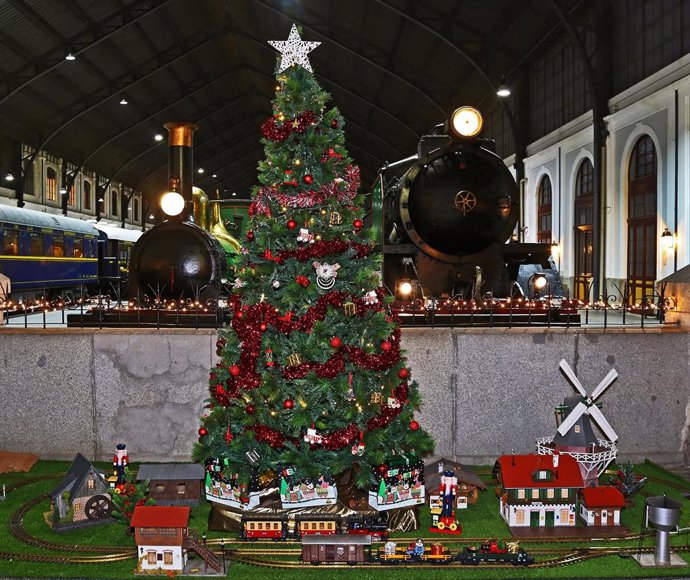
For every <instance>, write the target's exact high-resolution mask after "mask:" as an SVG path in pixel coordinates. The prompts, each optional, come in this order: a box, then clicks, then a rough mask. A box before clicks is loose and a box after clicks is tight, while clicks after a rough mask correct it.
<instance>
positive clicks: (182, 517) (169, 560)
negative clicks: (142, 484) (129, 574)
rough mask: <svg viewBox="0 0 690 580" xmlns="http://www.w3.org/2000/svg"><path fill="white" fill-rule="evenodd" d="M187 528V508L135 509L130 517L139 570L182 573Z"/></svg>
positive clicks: (156, 507) (154, 507) (185, 551)
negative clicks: (176, 571) (180, 571)
mask: <svg viewBox="0 0 690 580" xmlns="http://www.w3.org/2000/svg"><path fill="white" fill-rule="evenodd" d="M188 524H189V508H188V507H160V506H137V507H136V508H134V515H133V516H132V527H133V528H134V538H135V540H136V543H137V552H138V557H139V566H138V568H139V570H142V571H144V570H158V569H160V570H178V571H179V570H182V569H183V568H184V565H185V564H186V563H187V550H185V549H184V548H183V544H184V540H185V538H186V537H187V526H188Z"/></svg>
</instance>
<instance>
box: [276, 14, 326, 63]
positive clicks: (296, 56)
mask: <svg viewBox="0 0 690 580" xmlns="http://www.w3.org/2000/svg"><path fill="white" fill-rule="evenodd" d="M268 44H270V45H271V46H272V47H273V48H275V49H277V50H278V52H280V53H281V54H282V55H283V57H282V58H281V60H280V66H279V67H278V72H279V73H281V72H283V71H284V70H285V69H286V68H288V67H289V66H291V65H292V64H298V65H300V66H303V67H304V68H306V69H307V70H308V71H309V72H314V71H313V70H311V64H310V63H309V58H308V57H307V54H309V52H311V51H312V50H314V49H315V48H316V47H317V46H319V44H321V43H320V42H307V41H305V40H302V38H301V37H300V35H299V32H298V31H297V26H296V25H295V24H293V25H292V28H291V29H290V36H288V39H287V40H269V41H268Z"/></svg>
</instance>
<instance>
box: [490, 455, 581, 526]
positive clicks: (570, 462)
mask: <svg viewBox="0 0 690 580" xmlns="http://www.w3.org/2000/svg"><path fill="white" fill-rule="evenodd" d="M495 472H496V476H497V478H498V482H499V484H500V488H499V497H500V499H501V501H500V513H501V516H503V519H504V520H505V521H506V522H507V523H508V525H509V526H511V527H527V526H531V527H562V526H574V525H575V514H576V504H577V493H578V491H579V490H580V489H581V488H582V487H583V480H582V474H581V473H580V466H579V465H578V463H577V461H575V459H573V458H572V457H571V456H570V455H560V454H558V453H556V454H554V455H536V454H530V455H503V456H502V457H500V458H499V459H498V461H497V462H496V467H495Z"/></svg>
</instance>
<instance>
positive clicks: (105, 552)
mask: <svg viewBox="0 0 690 580" xmlns="http://www.w3.org/2000/svg"><path fill="white" fill-rule="evenodd" d="M61 475H62V474H59V473H58V474H48V475H42V476H38V477H34V478H27V479H23V480H20V481H16V482H15V483H12V484H11V485H8V486H7V490H8V491H14V490H16V489H19V488H21V487H24V486H27V485H30V484H32V483H36V482H38V481H45V480H49V479H55V478H57V477H60V476H61ZM650 479H651V480H653V481H655V482H659V483H663V484H664V485H668V486H669V487H672V488H674V489H677V490H680V491H686V492H690V486H688V485H682V484H679V483H675V482H669V481H666V480H662V479H659V478H655V477H650ZM46 499H48V496H47V495H46V494H42V495H40V496H37V497H35V498H33V499H31V500H29V501H27V502H26V503H24V504H22V505H21V506H20V507H19V508H17V509H16V510H15V511H14V512H13V513H12V514H11V515H10V517H9V519H8V522H7V526H8V529H9V531H10V533H11V535H12V536H13V537H14V538H15V539H17V540H18V541H20V542H22V543H24V544H27V545H30V546H35V547H38V548H42V549H44V550H49V551H53V552H58V553H57V554H44V553H38V554H30V553H20V552H8V551H0V559H3V560H14V561H23V562H37V563H50V564H103V563H108V562H118V561H123V560H128V559H133V558H135V557H136V549H134V548H127V547H121V546H111V547H109V546H79V547H76V546H74V545H66V544H59V543H55V542H51V541H48V540H43V539H41V538H38V537H36V536H34V535H32V534H30V533H29V532H28V531H27V530H26V528H25V527H24V517H25V516H26V514H27V513H28V512H29V511H30V510H32V509H34V508H35V507H37V506H38V505H39V504H40V503H41V502H43V501H45V500H46ZM408 539H409V538H405V539H402V538H401V540H402V541H406V540H408ZM484 539H485V538H467V537H465V538H452V537H449V538H446V537H440V536H434V537H425V538H422V540H423V541H424V542H425V543H427V542H430V543H433V542H436V541H441V540H442V541H443V542H444V543H445V544H451V545H456V544H479V543H481V542H483V541H484ZM639 539H640V534H639V533H629V534H621V535H620V536H615V537H607V538H599V539H598V540H599V541H605V542H616V541H624V540H628V541H629V540H639ZM520 540H521V541H524V542H529V543H530V544H540V543H575V542H578V541H582V542H587V543H589V542H592V540H593V538H591V537H583V536H570V537H564V538H563V537H562V538H552V537H539V536H528V537H523V538H520ZM293 543H294V544H295V547H292V546H291V545H290V544H293ZM208 544H209V545H211V546H215V547H217V546H219V545H220V544H225V546H233V545H236V544H242V547H237V548H234V547H226V549H225V554H226V555H228V556H230V557H231V559H232V560H233V561H236V562H243V563H245V564H250V565H253V566H260V567H268V568H313V564H311V563H304V562H301V561H299V556H300V554H301V550H300V548H299V547H297V541H296V540H288V545H286V546H285V547H276V548H273V549H271V548H269V546H270V544H264V545H263V546H262V547H258V546H256V547H255V546H246V544H244V543H243V542H239V541H237V540H236V539H235V538H232V539H230V538H222V539H220V538H219V539H213V540H209V541H208ZM245 546H246V547H245ZM267 548H269V549H267ZM673 549H674V551H676V552H690V546H674V547H673ZM653 551H654V548H653V547H644V548H639V547H626V548H621V547H611V546H601V547H586V548H572V547H563V548H543V549H533V550H530V553H531V554H533V555H535V556H545V559H543V560H541V561H538V562H536V563H534V564H531V565H530V566H529V567H530V568H553V567H563V566H569V565H572V564H577V563H580V562H584V561H586V560H591V559H594V558H601V557H604V556H610V555H619V556H625V557H629V556H632V555H633V554H637V553H652V552H653ZM59 552H71V553H72V554H66V553H59ZM74 552H84V553H85V554H81V555H73V553H74ZM214 553H215V554H216V555H220V551H219V550H217V549H216V550H214ZM287 558H289V559H287ZM359 565H364V566H367V567H380V568H389V567H391V566H392V565H391V564H382V563H380V562H369V563H365V564H359ZM324 566H325V567H326V568H351V566H350V565H348V564H331V563H329V564H324ZM393 566H395V567H396V568H411V569H412V568H414V569H424V568H432V569H438V567H439V566H444V564H438V563H401V564H393ZM445 566H450V567H453V568H476V567H477V566H476V565H467V564H460V563H457V562H450V563H448V564H445ZM479 567H481V568H482V569H486V568H495V569H505V568H507V567H509V565H506V564H486V563H482V564H479Z"/></svg>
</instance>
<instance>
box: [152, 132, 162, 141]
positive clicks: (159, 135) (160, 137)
mask: <svg viewBox="0 0 690 580" xmlns="http://www.w3.org/2000/svg"><path fill="white" fill-rule="evenodd" d="M153 138H154V140H156V141H162V140H163V135H162V134H160V133H156V134H155V135H154V136H153Z"/></svg>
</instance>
